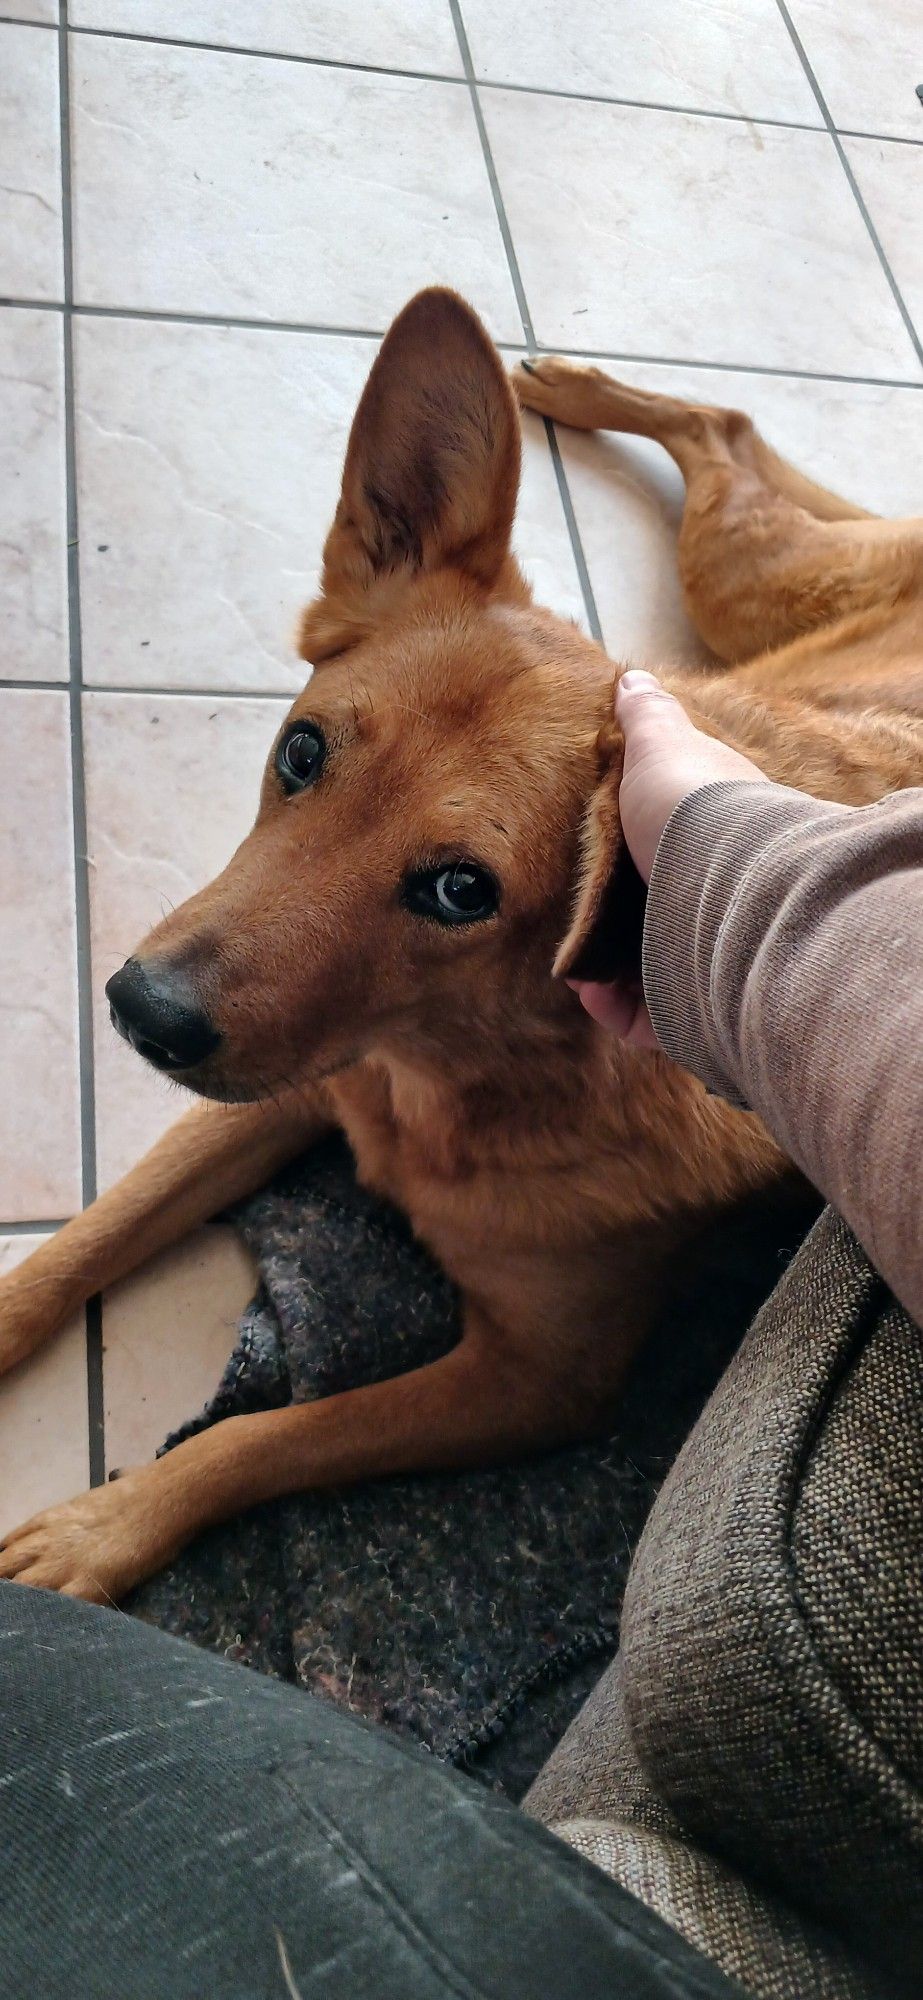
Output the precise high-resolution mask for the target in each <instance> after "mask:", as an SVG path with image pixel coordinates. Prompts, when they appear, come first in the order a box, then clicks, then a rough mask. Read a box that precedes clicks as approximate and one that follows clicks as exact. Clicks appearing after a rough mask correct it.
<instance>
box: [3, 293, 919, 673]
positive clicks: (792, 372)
mask: <svg viewBox="0 0 923 2000" xmlns="http://www.w3.org/2000/svg"><path fill="white" fill-rule="evenodd" d="M0 311H5V312H60V313H64V312H66V313H69V314H70V316H71V318H73V319H118V320H124V321H126V322H128V323H129V324H133V323H134V322H136V321H137V322H139V323H140V324H142V325H144V324H147V323H148V322H152V323H153V324H154V325H157V326H208V327H218V328H221V329H224V328H226V329H227V330H228V331H229V332H234V331H238V332H245V333H246V332H253V333H301V334H305V335H307V336H310V338H311V339H322V340H379V341H380V340H384V337H385V334H386V333H387V330H388V329H387V327H369V326H322V325H320V324H319V323H316V322H312V321H308V320H273V319H243V318H239V317H236V316H235V315H234V314H233V313H204V312H203V313H182V312H169V311H166V310H164V311H154V310H153V309H149V308H142V307H135V306H91V305H77V304H73V303H72V304H69V305H63V304H62V303H61V301H60V300H57V299H26V298H23V299H15V298H9V297H0ZM495 344H496V346H497V347H499V349H500V351H501V353H506V354H568V355H571V356H572V357H573V359H574V360H577V361H582V360H586V361H626V362H630V363H631V364H632V366H634V365H636V364H637V365H638V366H639V367H649V368H706V369H710V370H712V371H713V372H714V373H715V374H717V375H768V376H771V377H773V378H775V377H777V376H778V377H779V378H781V380H783V381H792V382H844V383H853V384H854V385H855V386H856V387H858V388H865V389H923V382H921V381H920V379H919V377H916V376H903V375H849V374H843V373H840V372H838V371H836V370H831V369H826V370H825V369H822V368H781V367H779V368H777V367H773V366H772V364H771V363H767V362H762V361H717V360H713V359H711V358H710V357H705V358H704V359H703V358H702V357H700V356H696V357H692V356H690V355H688V354H645V353H643V352H635V351H627V350H625V349H623V348H614V347H575V346H574V345H573V344H572V343H571V342H570V341H566V340H563V339H562V340H560V341H558V342H557V344H556V345H551V346H549V345H547V344H546V343H545V342H544V341H541V340H532V341H526V340H497V341H496V343H495ZM36 685H40V683H36Z"/></svg>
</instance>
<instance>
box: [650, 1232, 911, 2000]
mask: <svg viewBox="0 0 923 2000" xmlns="http://www.w3.org/2000/svg"><path fill="white" fill-rule="evenodd" d="M921 1506H923V1337H921V1335H920V1332H919V1330H918V1329H917V1328H915V1327H914V1326H912V1324H911V1322H910V1321H909V1320H908V1319H907V1317H906V1315H905V1314H904V1313H903V1312H902V1310H901V1308H899V1307H898V1306H897V1305H896V1304H895V1303H894V1300H893V1299H892V1297H891V1295H890V1294H889V1293H888V1292H887V1291H886V1289H885V1287H884V1286H883V1284H882V1283H881V1280H880V1279H879V1278H878V1277H877V1276H876V1274H875V1273H874V1272H873V1271H872V1270H871V1268H870V1266H869V1264H868V1263H867V1261H866V1259H865V1257H864V1255H863V1253H862V1251H861V1250H860V1248H859V1246H858V1244H857V1243H856V1242H855V1239H854V1238H853V1237H852V1235H851V1234H850V1232H849V1231H848V1230H847V1228H846V1227H845V1225H844V1224H843V1223H842V1222H841V1221H840V1220H839V1218H838V1217H836V1216H835V1215H834V1214H833V1213H832V1212H831V1211H829V1210H828V1211H826V1212H825V1214H824V1215H823V1216H822V1217H821V1219H820V1221H819V1222H818V1224H817V1225H816V1227H815V1229H814V1230H813V1231H812V1232H811V1235H810V1236H809V1238H808V1239H807V1242H806V1244H805V1245H804V1247H803V1249H802V1250H801V1251H800V1252H799V1254H798V1256H797V1257H796V1258H795V1260H794V1262H793V1263H792V1265H791V1266H790V1267H789V1270H788V1271H787V1273H786V1275H785V1277H784V1278H783V1279H782V1281H781V1283H780V1285H779V1286H778V1287H777V1289H776V1291H775V1293H774V1294H773V1296H772V1298H771V1299H770V1300H769V1301H768V1303H767V1305H766V1306H765V1307H764V1308H763V1311H762V1313H761V1314H760V1315H759V1317H758V1319H757V1320H756V1322H755V1324H754V1326H753V1328H752V1329H751V1332H750V1333H749V1334H748V1336H747V1339H746V1340H745V1342H744V1344H743V1346H742V1348H741V1350H740V1352H739V1354H738V1355H737V1357H736V1358H735V1360H734V1361H733V1362H732V1364H731V1366H730V1368H729V1369H728V1371H727V1373H726V1375H725V1376H724V1378H723V1380H722V1382H721V1383H720V1385H719V1387H718V1389H717V1391H716V1392H715V1395H714V1396H713V1398H712V1400H711V1402H710V1403H709V1405H708V1407H707V1409H706V1410H705V1412H704V1413H703V1415H702V1417H701V1419H700V1420H699V1423H698V1424H697V1426H696V1428H695V1430H694V1432H693V1434H692V1436H691V1437H690V1439H689V1440H688V1442H687V1444H686V1445H685V1447H684V1449H683V1451H682V1452H681V1453H680V1456H679V1458H678V1460H677V1462H676V1464H675V1466H674V1468H673V1470H672V1472H671V1473H670V1475H669V1477H668V1479H667V1481H666V1483H665V1485H664V1487H663V1489H662V1491H661V1494H660V1496H659V1499H658V1501H657V1504H656V1506H655V1507H654V1510H653V1513H652V1514H651V1516H650V1519H649V1521H648V1525H647V1528H646V1530H645V1533H644V1535H643V1537H642V1540H641V1543H640V1545H639V1549H638V1553H637V1556H636V1559H635V1563H634V1567H633V1570H632V1574H631V1577H630V1579H629V1584H628V1590H627V1594H626V1598H625V1608H624V1613H623V1620H622V1649H623V1656H624V1657H623V1667H622V1672H623V1675H624V1693H625V1712H626V1716H627V1723H628V1730H629V1734H630V1737H631V1739H632V1741H633V1744H634V1749H635V1752H636V1754H637V1758H638V1761H639V1763H640V1765H641V1767H642V1769H643V1771H644V1773H645V1776H646V1779H647V1782H648V1784H649V1785H650V1787H651V1788H652V1790H653V1792H654V1793H655V1794H656V1796H657V1797H658V1798H660V1799H662V1800H663V1801H664V1802H665V1803H666V1804H667V1805H668V1806H669V1807H670V1808H671V1809H672V1811H673V1812H674V1813H675V1814H676V1816H677V1819H678V1820H679V1822H680V1823H681V1825H682V1827H683V1828H684V1829H685V1831H686V1832H687V1834H691V1835H692V1836H693V1837H694V1838H696V1839H698V1840H700V1841H701V1842H702V1843H703V1844H704V1845H706V1846H707V1847H709V1848H710V1849H711V1850H712V1852H715V1853H718V1854H720V1855H722V1856H723V1858H724V1859H725V1860H726V1861H727V1862H728V1863H729V1864H730V1865H731V1866H732V1867H733V1868H735V1869H736V1870H737V1871H739V1872H740V1873H742V1874H744V1875H745V1876H747V1877H748V1878H750V1877H752V1878H753V1879H755V1880H757V1881H759V1882H760V1883H761V1884H762V1886H763V1887H769V1888H770V1889H772V1890H774V1891H775V1892H776V1893H777V1894H779V1895H780V1896H781V1897H782V1898H783V1899H784V1900H786V1901H788V1902H789V1903H791V1904H792V1905H795V1906H797V1907H799V1908H800V1910H801V1911H802V1913H804V1914H805V1915H807V1916H809V1917H812V1918H814V1919H815V1920H816V1921H818V1922H819V1923H820V1924H821V1925H822V1926H824V1927H825V1928H828V1929H830V1930H832V1931H834V1932H835V1933H837V1934H838V1935H839V1936H841V1937H842V1938H843V1939H844V1940H848V1941H851V1943H852V1944H853V1945H854V1946H855V1947H856V1948H857V1949H858V1950H859V1951H860V1952H861V1953H865V1954H867V1955H868V1956H870V1957H874V1958H875V1960H876V1961H877V1963H878V1964H879V1965H880V1966H881V1968H882V1969H883V1971H885V1972H886V1973H887V1974H888V1975H889V1976H891V1977H893V1978H895V1979H900V1980H902V1981H903V1983H904V1986H905V1990H907V1991H916V1992H919V1991H920V1990H921V1983H920V1982H921V1969H923V1796H921V1779H923V1769H921V1761H920V1743H921V1679H920V1671H919V1668H920V1658H919V1648H920V1641H921V1634H923V1561H921V1555H923V1511H921Z"/></svg>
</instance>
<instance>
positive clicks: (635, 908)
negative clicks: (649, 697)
mask: <svg viewBox="0 0 923 2000" xmlns="http://www.w3.org/2000/svg"><path fill="white" fill-rule="evenodd" d="M598 749H599V758H600V765H601V772H602V775H601V777H600V780H599V783H598V785H597V787H596V790H595V792H594V793H593V796H592V798H591V800H590V803H589V805H588V807H587V811H586V816H585V818H584V822H583V827H582V830H581V836H580V847H581V860H580V871H579V875H578V880H577V893H576V900H575V903H574V914H573V917H572V919H571V925H570V929H569V931H568V933H567V936H566V937H565V938H564V940H563V942H562V943H561V945H560V946H559V948H558V954H557V957H556V959H555V962H554V967H553V970H554V974H555V977H556V978H558V979H599V980H613V979H624V980H628V981H631V982H634V981H636V980H638V979H640V976H641V938H642V933H643V929H644V906H645V902H646V900H647V890H646V888H645V886H644V883H643V882H642V880H641V877H640V875H639V874H638V871H637V869H636V867H635V864H634V862H633V861H632V858H631V855H630V854H629V852H628V848H627V846H626V844H625V838H624V835H623V833H622V828H621V822H620V820H619V786H620V784H621V781H622V764H623V760H624V754H625V739H624V737H623V735H622V732H621V730H620V729H618V728H616V726H615V724H614V723H613V724H608V723H607V725H606V727H605V728H604V729H602V730H601V731H600V735H599V742H598Z"/></svg>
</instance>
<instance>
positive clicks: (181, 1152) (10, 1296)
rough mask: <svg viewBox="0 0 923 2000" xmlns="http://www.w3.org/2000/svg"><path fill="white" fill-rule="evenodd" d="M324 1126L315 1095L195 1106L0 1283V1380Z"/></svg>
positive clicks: (325, 1121)
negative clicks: (96, 1298)
mask: <svg viewBox="0 0 923 2000" xmlns="http://www.w3.org/2000/svg"><path fill="white" fill-rule="evenodd" d="M332 1123H333V1120H332V1118H331V1116H330V1114H329V1112H328V1111H327V1109H326V1107H325V1105H324V1104H323V1101H322V1099H321V1098H320V1096H317V1097H314V1098H312V1097H311V1096H302V1095H296V1094H295V1093H289V1094H288V1096H286V1097H284V1098H281V1099H280V1100H279V1102H277V1103H272V1104H246V1105H234V1106H231V1107H228V1106H225V1105H217V1104H199V1105H196V1107H195V1109H194V1110H192V1111H190V1112H188V1113H187V1115H186V1117H185V1118H182V1119H181V1120H180V1122H179V1124H178V1125H174V1126H173V1127H172V1129H171V1130H170V1131H169V1132H167V1133H166V1135H165V1137H164V1138H163V1139H161V1140H160V1141H159V1143H158V1144H157V1145H156V1146H154V1147H153V1148H152V1149H151V1151H150V1152H149V1153H147V1154H146V1155H145V1157H144V1159H143V1160H141V1161H140V1162H139V1164H138V1166H136V1167H134V1168H133V1169H132V1171H131V1173H130V1174H126V1176H125V1178H124V1180H121V1181H119V1182H118V1183H117V1185H116V1186H115V1187H114V1188H110V1189H109V1191H108V1192H107V1193H106V1194H104V1195H101V1196H100V1198H99V1200H98V1201H95V1202H93V1204H92V1206H91V1207H90V1208H87V1209H85V1210H84V1212H83V1214H82V1215H77V1216H74V1218H73V1220H72V1221H70V1222H68V1223H65V1225H64V1227H63V1229H59V1230H58V1231H57V1233H56V1234H55V1235H54V1236H52V1237H50V1238H49V1240H48V1242H47V1243H43V1244H42V1245H41V1247H40V1248H39V1249H38V1250H36V1251H35V1252H34V1253H33V1255H32V1256H31V1257H28V1258H27V1259H26V1260H25V1262H24V1263H22V1264H19V1265H17V1267H16V1269H15V1270H14V1271H11V1272H10V1273H9V1274H8V1276H7V1277H5V1278H4V1279H2V1280H0V1373H2V1372H3V1371H4V1370H5V1369H7V1368H12V1367H13V1366H14V1364H15V1363H16V1362H17V1361H21V1360H22V1359H23V1358H24V1356H25V1355H27V1354H30V1353H31V1352H32V1349H33V1348H35V1347H38V1346H40V1344H41V1342H42V1341H43V1340H46V1339H48V1338H49V1336H50V1335H51V1334H53V1333H56V1332H57V1331H58V1329H59V1328H60V1327H61V1326H62V1325H63V1324H64V1322H65V1320H66V1319H67V1318H68V1317H69V1316H70V1314H71V1313H72V1312H74V1311H76V1309H77V1308H78V1307H79V1306H82V1305H83V1303H84V1301H85V1300H86V1299H88V1298H91V1297H92V1296H93V1294H94V1293H95V1292H99V1291H102V1290H103V1288H104V1286H106V1285H112V1284H114V1283H115V1282H116V1280H117V1279H119V1278H124V1277H125V1276H126V1275H127V1273H128V1272H129V1271H133V1270H135V1269H136V1268H137V1266H138V1265H139V1264H143V1263H144V1262H145V1261H146V1260H147V1258H148V1257H153V1256H154V1254H155V1252H157V1251H158V1250H163V1249H165V1248H166V1247H167V1245H168V1244H170V1243H175V1242H177V1241H178V1240H179V1238H180V1237H182V1236H185V1235H186V1234H187V1233H188V1231H189V1230H191V1229H194V1228H195V1227H196V1226H197V1224H198V1223H200V1222H206V1221H207V1220H208V1218H209V1217H210V1216H213V1215H217V1214H218V1213H219V1212H220V1210H221V1209H222V1208H226V1207H227V1206H228V1204H229V1203H230V1202H232V1201H239V1200H240V1199H241V1198H242V1197H243V1196H244V1195H246V1194H249V1193H250V1192H251V1191H252V1190H253V1189H254V1188H257V1187H259V1186H261V1184H262V1182H263V1181H265V1180H267V1179H268V1178H269V1176H270V1175H271V1174H272V1173H274V1172H275V1171H276V1169H277V1168H278V1167H280V1166H283V1165H284V1164H285V1162H286V1160H289V1159H293V1158H294V1157H295V1155H296V1154H297V1153H299V1152H300V1151H302V1149H303V1148H304V1147H306V1146H309V1145H310V1144H311V1142H312V1140H313V1139H315V1138H319V1137H320V1136H321V1134H322V1132H323V1131H324V1130H325V1129H327V1128H329V1126H330V1125H331V1124H332Z"/></svg>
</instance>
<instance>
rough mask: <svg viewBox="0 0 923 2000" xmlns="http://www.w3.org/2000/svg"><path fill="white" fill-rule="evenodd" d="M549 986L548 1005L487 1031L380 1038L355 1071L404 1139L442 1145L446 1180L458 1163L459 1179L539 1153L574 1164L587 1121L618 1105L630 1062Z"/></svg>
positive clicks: (503, 1017) (444, 1027)
mask: <svg viewBox="0 0 923 2000" xmlns="http://www.w3.org/2000/svg"><path fill="white" fill-rule="evenodd" d="M545 984H546V988H547V989H548V990H547V992H546V994H545V995H544V996H543V1004H541V1005H533V1006H532V1007H528V1008H524V1009H523V1010H522V1011H521V1012H520V1011H518V1010H516V1009H514V1008H511V1009H510V1010H509V1012H508V1013H502V1014H501V1013H498V1012H497V1011H494V1012H493V1013H492V1016H491V1019H490V1021H489V1024H488V1023H486V1022H485V1023H484V1024H483V1026H482V1024H480V1023H478V1022H476V1021H475V1022H472V1020H471V1019H470V1018H467V1019H465V1018H463V1017H462V1015H461V1014H459V1017H458V1018H457V1019H456V1020H453V1019H452V1018H451V1015H450V1014H449V1015H443V1017H442V1018H441V1019H439V1020H438V1021H435V1020H434V1021H432V1022H429V1023H423V1024H420V1023H419V1022H417V1023H415V1024H413V1025H410V1024H408V1025H407V1026H406V1027H403V1026H399V1027H395V1028H393V1029H392V1030H391V1031H390V1032H388V1033H386V1034H383V1035H382V1036H381V1038H380V1039H377V1040H376V1044H375V1046H374V1048H373V1049H370V1051H369V1053H368V1055H367V1057H366V1058H365V1060H364V1062H363V1063H362V1064H360V1065H358V1068H357V1071H356V1072H353V1074H354V1075H355V1076H356V1078H357V1082H358V1083H359V1093H358V1094H359V1096H360V1097H361V1082H360V1081H359V1080H360V1079H361V1075H362V1073H363V1072H366V1073H371V1074H372V1075H374V1076H375V1077H376V1078H377V1079H378V1080H379V1084H380V1086H382V1087H383V1088H384V1090H385V1092H386V1095H387V1101H388V1106H389V1110H390V1115H391V1117H392V1118H393V1120H394V1123H395V1125H396V1126H397V1127H398V1128H399V1130H400V1132H401V1134H402V1135H403V1136H405V1137H406V1138H407V1140H408V1141H410V1142H411V1143H412V1142H413V1139H414V1136H415V1135H416V1136H418V1137H419V1139H420V1142H421V1143H424V1142H425V1144H426V1146H427V1147H428V1148H429V1147H432V1146H433V1144H434V1141H436V1144H437V1150H438V1153H439V1156H440V1160H441V1162H442V1168H441V1170H442V1171H443V1172H451V1170H452V1162H453V1161H454V1162H455V1163H456V1164H457V1167H458V1170H459V1171H462V1172H464V1171H466V1170H467V1171H470V1169H471V1166H472V1165H473V1164H475V1163H476V1161H478V1160H485V1161H486V1160H487V1159H488V1158H490V1159H495V1160H499V1159H500V1158H506V1159H509V1160H510V1163H512V1161H513V1159H514V1158H516V1157H518V1156H519V1154H520V1153H521V1152H522V1151H523V1149H525V1150H526V1151H527V1152H529V1153H532V1152H533V1151H534V1149H535V1147H536V1145H538V1146H539V1147H540V1148H541V1149H542V1150H543V1151H547V1152H548V1153H549V1156H560V1155H562V1149H563V1153H564V1154H566V1155H567V1157H570V1156H571V1154H572V1152H573V1149H574V1146H575V1145H577V1144H579V1143H580V1141H581V1135H583V1136H584V1137H585V1134H586V1129H587V1123H588V1120H589V1121H591V1122H592V1121H595V1120H596V1119H598V1118H599V1116H600V1111H601V1107H602V1105H604V1104H605V1102H606V1100H607V1099H608V1100H609V1103H610V1104H612V1103H613V1102H618V1101H619V1099H620V1098H621V1097H622V1092H621V1091H620V1090H619V1088H618V1078H617V1076H616V1075H615V1074H614V1072H615V1071H617V1070H621V1068H623V1067H624V1064H625V1060H626V1057H625V1052H624V1051H622V1049H621V1047H620V1044H619V1043H618V1042H616V1041H615V1040H614V1038H613V1037H611V1036H607V1035H604V1034H603V1033H602V1032H601V1031H600V1030H599V1029H597V1028H595V1027H594V1025H593V1023H592V1022H591V1021H590V1020H589V1018H588V1016H587V1015H586V1014H585V1013H584V1012H583V1010H582V1009H581V1008H580V1006H579V1004H578V1002H577V1000H576V998H575V996H574V995H573V994H571V993H570V992H569V991H568V990H567V989H566V988H565V987H563V986H560V985H558V984H557V983H553V982H551V981H550V980H548V981H546V982H545ZM628 1060H629V1061H630V1058H628ZM373 1090H374V1086H373ZM350 1094H352V1092H350ZM436 1135H438V1140H437V1139H436Z"/></svg>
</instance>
